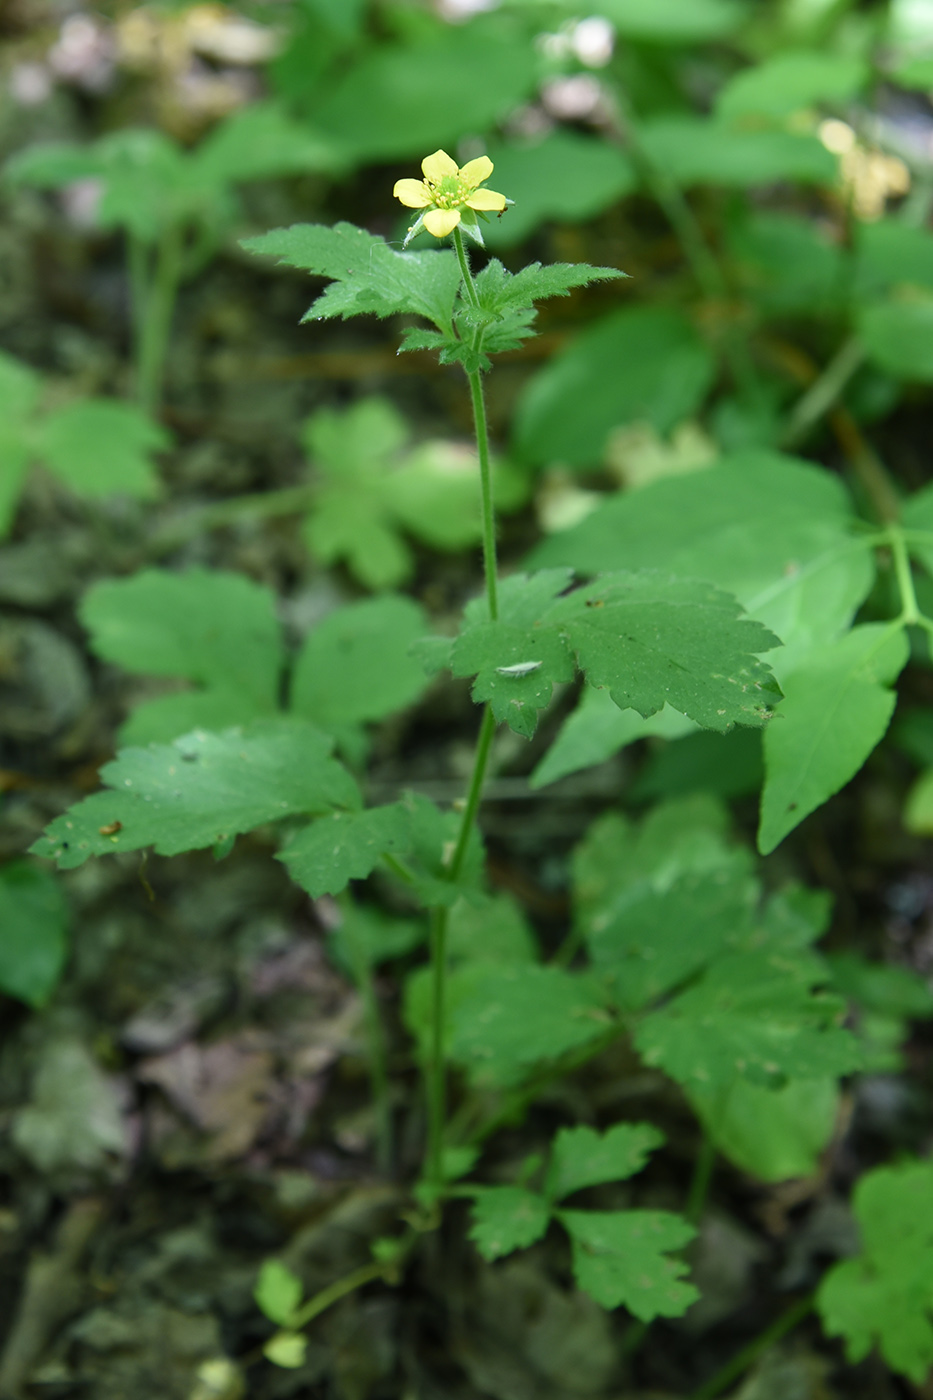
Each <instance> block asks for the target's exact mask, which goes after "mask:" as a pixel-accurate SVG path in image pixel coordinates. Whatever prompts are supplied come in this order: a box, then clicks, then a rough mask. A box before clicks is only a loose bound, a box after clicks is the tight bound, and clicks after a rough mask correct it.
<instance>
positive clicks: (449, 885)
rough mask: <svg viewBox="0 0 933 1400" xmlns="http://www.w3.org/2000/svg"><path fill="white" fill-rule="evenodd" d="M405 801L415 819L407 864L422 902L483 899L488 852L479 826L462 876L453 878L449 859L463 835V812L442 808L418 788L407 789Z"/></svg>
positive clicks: (471, 840)
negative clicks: (485, 863) (456, 878)
mask: <svg viewBox="0 0 933 1400" xmlns="http://www.w3.org/2000/svg"><path fill="white" fill-rule="evenodd" d="M401 805H402V806H403V807H404V809H405V810H406V811H407V813H408V816H409V820H410V823H411V827H410V830H411V844H410V847H409V854H408V856H407V858H406V868H407V870H408V872H409V875H410V877H411V879H412V884H411V886H410V888H411V891H412V892H413V893H414V894H416V895H417V897H418V898H419V899H420V900H421V902H422V904H424V905H425V906H426V907H428V908H431V907H434V906H436V905H447V906H449V905H453V904H456V902H457V900H458V899H460V898H461V897H462V896H465V897H466V898H467V899H471V900H472V899H481V898H482V896H481V895H480V893H479V892H480V891H481V889H482V887H483V862H484V854H483V842H482V838H481V836H480V833H479V830H478V829H477V827H476V826H474V827H473V828H472V830H471V832H470V837H469V840H468V842H467V851H466V857H465V860H464V863H463V869H462V870H461V873H460V878H459V880H456V881H453V880H451V879H450V876H449V870H448V864H447V862H448V860H449V858H450V856H451V854H452V852H453V849H454V846H455V845H456V843H457V840H458V838H459V835H460V824H461V814H460V812H458V811H455V810H451V811H448V812H442V811H441V810H440V808H439V807H437V806H436V805H435V803H433V802H432V801H431V800H430V798H428V797H424V796H423V795H422V794H421V793H417V792H408V793H406V794H405V796H404V797H403V798H402V802H401Z"/></svg>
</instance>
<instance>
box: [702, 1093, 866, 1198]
mask: <svg viewBox="0 0 933 1400" xmlns="http://www.w3.org/2000/svg"><path fill="white" fill-rule="evenodd" d="M686 1094H687V1097H688V1099H689V1100H690V1103H691V1105H692V1106H693V1110H694V1112H695V1113H696V1115H697V1117H698V1118H699V1120H700V1122H701V1123H702V1124H703V1127H704V1128H705V1130H706V1132H707V1133H708V1134H709V1136H710V1139H711V1141H712V1142H713V1143H715V1145H716V1147H717V1148H718V1149H719V1151H720V1152H722V1153H724V1154H725V1156H726V1157H728V1158H729V1160H730V1161H731V1162H734V1163H735V1165H736V1166H737V1167H740V1168H741V1170H742V1171H745V1172H750V1173H751V1175H752V1176H755V1177H757V1178H758V1180H759V1181H786V1180H787V1179H788V1178H789V1177H801V1176H812V1175H813V1174H814V1172H816V1171H817V1170H818V1168H819V1163H820V1156H821V1154H822V1153H823V1152H824V1150H825V1149H826V1146H827V1144H828V1143H829V1142H830V1140H831V1138H832V1135H833V1133H834V1132H835V1129H836V1123H837V1121H838V1116H839V1099H840V1093H839V1085H838V1082H837V1080H836V1079H835V1078H825V1079H820V1078H809V1079H790V1080H788V1082H787V1083H786V1084H783V1085H781V1086H780V1087H779V1088H776V1089H769V1088H765V1087H763V1086H762V1085H760V1084H750V1083H749V1081H748V1080H747V1079H743V1078H741V1077H739V1078H736V1079H733V1080H732V1082H731V1083H730V1084H725V1085H717V1086H716V1087H715V1088H714V1089H707V1088H705V1087H703V1086H701V1085H700V1084H698V1083H693V1084H690V1085H688V1086H686Z"/></svg>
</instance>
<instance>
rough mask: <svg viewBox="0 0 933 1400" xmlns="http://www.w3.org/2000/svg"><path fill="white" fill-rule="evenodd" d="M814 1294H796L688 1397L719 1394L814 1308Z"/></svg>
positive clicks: (708, 1399)
mask: <svg viewBox="0 0 933 1400" xmlns="http://www.w3.org/2000/svg"><path fill="white" fill-rule="evenodd" d="M814 1296H815V1295H814V1294H813V1293H808V1294H807V1296H806V1297H805V1298H798V1300H797V1302H796V1303H793V1304H792V1305H791V1307H789V1308H788V1309H787V1311H786V1312H785V1313H782V1315H781V1316H780V1317H779V1318H777V1320H776V1321H775V1322H772V1323H771V1326H770V1327H766V1328H765V1330H764V1331H763V1332H761V1333H759V1335H758V1336H757V1337H756V1338H755V1340H754V1341H753V1342H749V1344H748V1346H747V1347H743V1348H742V1350H741V1351H740V1352H737V1353H736V1355H735V1356H733V1358H732V1360H731V1361H727V1362H726V1364H725V1366H723V1368H722V1370H721V1371H717V1372H716V1374H715V1376H713V1377H712V1378H711V1379H710V1380H708V1381H707V1382H706V1384H705V1385H701V1386H700V1388H699V1390H696V1391H694V1393H693V1395H692V1397H691V1400H715V1397H716V1396H717V1395H721V1394H722V1392H723V1391H724V1390H725V1389H726V1387H727V1386H729V1385H731V1384H732V1382H733V1381H734V1380H738V1378H739V1376H741V1375H744V1373H745V1372H746V1371H747V1370H748V1369H749V1367H750V1366H753V1365H754V1364H755V1362H756V1361H757V1360H758V1358H759V1356H763V1355H764V1353H765V1352H766V1351H768V1350H770V1348H771V1347H773V1346H774V1344H775V1342H779V1341H780V1340H781V1338H782V1337H784V1336H786V1335H787V1333H788V1332H792V1331H793V1329H794V1328H795V1327H796V1326H797V1324H798V1322H802V1321H803V1319H804V1318H805V1317H806V1316H807V1314H808V1313H809V1312H810V1311H811V1310H812V1308H813V1301H814Z"/></svg>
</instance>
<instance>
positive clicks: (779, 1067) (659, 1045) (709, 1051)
mask: <svg viewBox="0 0 933 1400" xmlns="http://www.w3.org/2000/svg"><path fill="white" fill-rule="evenodd" d="M826 978H827V974H826V973H825V972H824V971H823V969H822V965H821V964H820V962H819V960H818V959H815V958H812V957H808V956H806V955H805V954H803V953H802V952H800V951H792V952H772V951H770V950H767V949H765V950H762V951H757V952H756V951H754V950H752V949H749V950H747V951H743V952H741V953H737V954H729V955H727V956H723V957H720V958H719V959H718V960H717V961H716V962H714V963H712V964H711V965H710V966H709V967H708V968H707V969H706V971H705V972H704V974H703V976H702V977H701V978H700V980H699V981H698V982H697V983H695V984H694V985H693V986H691V987H688V988H687V989H686V990H685V991H682V992H680V993H679V994H678V995H677V996H675V997H674V998H673V999H672V1000H671V1001H669V1002H668V1003H667V1004H666V1005H665V1006H663V1007H661V1008H659V1009H657V1010H655V1011H652V1012H651V1013H650V1014H649V1015H647V1016H646V1017H645V1019H644V1020H643V1021H642V1023H641V1025H640V1026H639V1027H638V1029H637V1031H636V1033H635V1044H636V1046H637V1048H638V1050H639V1051H640V1053H641V1054H642V1056H643V1057H644V1059H645V1061H646V1062H647V1063H648V1064H650V1065H656V1066H658V1067H660V1068H661V1069H663V1070H664V1071H665V1072H666V1073H667V1074H669V1075H670V1076H671V1078H672V1079H676V1080H677V1081H678V1082H679V1083H682V1084H684V1085H686V1086H687V1087H688V1088H689V1086H690V1085H692V1084H694V1083H696V1084H698V1085H699V1087H700V1089H701V1090H703V1089H707V1090H713V1089H715V1088H717V1087H724V1086H727V1085H728V1084H730V1083H732V1081H733V1080H734V1079H735V1077H736V1075H744V1076H745V1077H746V1078H748V1079H749V1080H751V1081H752V1083H756V1084H760V1085H764V1086H767V1085H771V1086H773V1087H778V1086H779V1085H780V1084H781V1083H782V1082H783V1080H784V1079H793V1078H798V1079H808V1078H821V1077H825V1076H830V1075H840V1074H847V1073H849V1071H851V1070H852V1069H854V1068H856V1067H857V1066H858V1065H859V1064H860V1061H861V1054H860V1051H859V1047H858V1043H857V1041H856V1040H855V1038H854V1036H852V1035H851V1034H850V1032H849V1031H845V1030H841V1029H839V1028H838V1022H839V1020H840V1019H841V1017H842V1014H843V1011H844V1004H843V1003H842V1002H841V1001H840V999H839V998H838V997H834V996H830V995H828V994H826V993H814V992H813V991H812V988H813V986H814V984H815V983H818V982H820V981H825V980H826Z"/></svg>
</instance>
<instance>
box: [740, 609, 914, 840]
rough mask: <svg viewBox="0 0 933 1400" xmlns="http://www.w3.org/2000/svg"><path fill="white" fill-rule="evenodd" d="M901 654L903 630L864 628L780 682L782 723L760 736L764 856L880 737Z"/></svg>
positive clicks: (853, 769)
mask: <svg viewBox="0 0 933 1400" xmlns="http://www.w3.org/2000/svg"><path fill="white" fill-rule="evenodd" d="M908 654H909V646H908V641H907V637H906V635H905V633H904V631H903V630H902V629H900V628H897V627H895V628H893V629H892V627H891V626H889V625H887V624H884V623H880V622H876V623H866V624H865V625H864V626H861V627H856V628H854V629H853V630H852V631H851V632H849V633H848V634H847V635H846V636H845V637H843V638H842V639H841V640H840V641H838V642H835V643H834V644H832V645H830V646H826V647H824V648H823V649H822V650H820V651H819V652H816V653H814V654H813V655H812V656H811V657H810V659H809V660H807V661H805V662H803V663H802V664H801V665H800V666H799V667H797V669H796V670H794V671H793V672H792V673H791V674H790V675H788V676H787V678H786V681H785V686H786V693H787V698H786V700H785V703H784V704H783V705H782V707H781V718H780V720H778V721H777V722H776V723H775V725H774V726H772V727H771V728H769V730H768V731H767V732H766V734H765V772H766V779H765V787H764V792H763V794H762V799H761V824H760V826H759V830H758V849H759V850H760V851H761V852H762V854H763V855H767V854H768V852H769V851H773V850H774V848H775V846H777V845H778V844H779V843H780V842H781V841H783V839H784V837H785V836H786V835H787V834H788V832H790V831H793V829H794V827H795V826H798V825H799V823H800V822H802V821H803V819H804V817H806V816H808V815H809V813H810V812H812V811H813V810H814V809H815V808H817V807H819V806H821V805H822V803H824V802H825V801H826V800H827V799H828V798H830V797H832V796H833V794H834V793H836V792H838V791H839V789H840V788H841V787H842V786H843V785H844V784H845V783H847V782H848V781H849V779H850V778H853V777H854V776H855V774H856V773H857V772H858V770H859V769H860V768H861V766H862V764H863V763H864V762H865V760H866V759H867V757H868V755H869V754H870V753H871V751H872V749H874V747H875V746H876V744H878V743H879V742H880V741H881V739H882V738H883V737H884V734H885V732H886V730H887V727H888V724H889V722H890V719H891V715H892V714H893V713H894V706H895V703H896V697H895V695H894V693H893V691H892V690H890V689H889V687H890V686H891V685H892V683H893V682H894V681H895V680H896V679H897V677H898V675H899V674H900V672H901V670H902V669H903V667H904V665H905V664H906V662H907V657H908Z"/></svg>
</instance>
